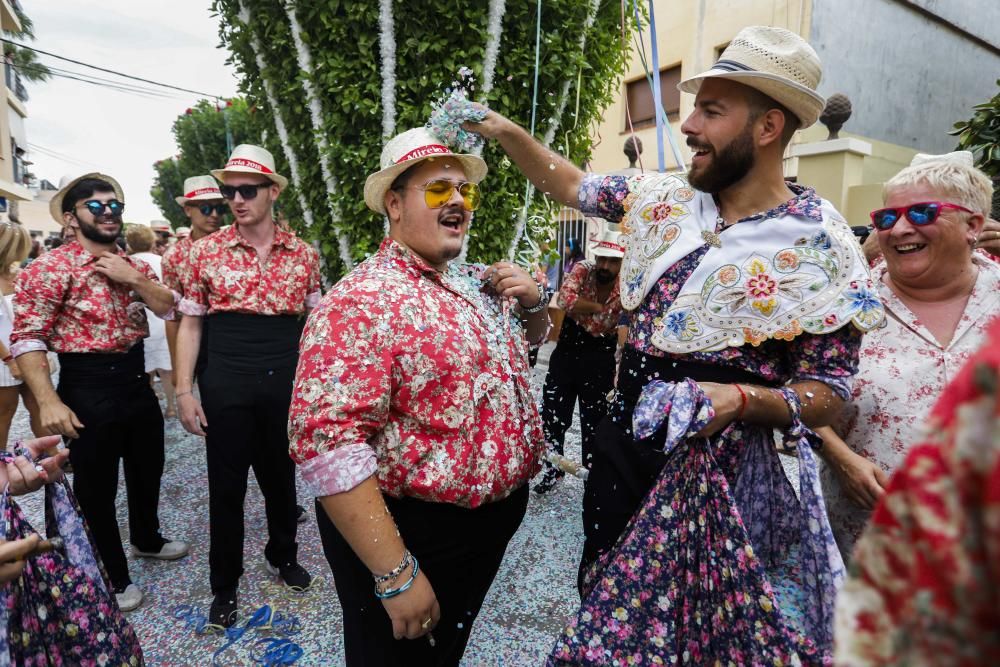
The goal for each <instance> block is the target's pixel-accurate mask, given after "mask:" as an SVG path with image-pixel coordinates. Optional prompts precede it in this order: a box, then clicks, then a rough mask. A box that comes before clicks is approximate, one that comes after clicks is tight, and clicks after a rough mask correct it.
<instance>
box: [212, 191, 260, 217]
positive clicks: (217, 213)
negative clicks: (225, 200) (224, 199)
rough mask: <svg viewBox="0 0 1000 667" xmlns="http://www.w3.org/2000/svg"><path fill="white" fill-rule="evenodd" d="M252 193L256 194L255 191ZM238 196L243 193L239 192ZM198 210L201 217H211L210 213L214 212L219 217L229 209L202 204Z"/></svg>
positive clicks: (223, 206) (216, 205)
mask: <svg viewBox="0 0 1000 667" xmlns="http://www.w3.org/2000/svg"><path fill="white" fill-rule="evenodd" d="M240 187H242V186H240ZM253 192H254V194H255V195H256V194H257V191H256V190H254V191H253ZM240 194H243V193H242V192H240ZM234 196H235V195H234ZM243 198H244V199H253V197H243ZM198 210H199V211H201V214H202V215H212V211H215V213H216V215H218V216H220V217H221V216H223V215H225V214H226V212H227V211H228V210H229V207H228V206H226V205H225V204H202V205H201V206H199V207H198Z"/></svg>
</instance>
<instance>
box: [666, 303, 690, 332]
mask: <svg viewBox="0 0 1000 667" xmlns="http://www.w3.org/2000/svg"><path fill="white" fill-rule="evenodd" d="M689 312H690V311H687V310H677V311H674V312H672V313H669V314H668V315H667V321H666V327H667V330H668V331H669V332H670V333H672V334H673V335H674V336H676V337H678V338H681V337H682V334H685V333H687V330H688V326H689V322H688V313H689Z"/></svg>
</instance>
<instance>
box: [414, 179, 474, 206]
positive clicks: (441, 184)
mask: <svg viewBox="0 0 1000 667" xmlns="http://www.w3.org/2000/svg"><path fill="white" fill-rule="evenodd" d="M414 187H416V188H417V189H418V190H423V191H424V202H426V203H427V208H442V207H443V206H445V205H446V204H447V203H448V202H449V201H451V193H452V192H453V191H455V190H458V194H460V195H461V196H462V208H464V209H465V210H466V211H475V210H476V209H477V208H479V204H480V202H481V200H482V196H483V195H482V191H481V190H480V189H479V186H478V185H476V184H475V183H465V182H463V183H453V182H452V181H446V180H444V179H440V180H434V181H430V182H428V183H425V184H424V185H418V186H414Z"/></svg>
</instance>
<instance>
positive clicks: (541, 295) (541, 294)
mask: <svg viewBox="0 0 1000 667" xmlns="http://www.w3.org/2000/svg"><path fill="white" fill-rule="evenodd" d="M535 285H536V286H537V287H538V303H536V304H535V305H534V306H532V307H531V308H525V307H524V306H521V308H522V309H523V310H524V312H526V313H527V314H528V315H534V314H535V313H540V312H542V311H543V310H545V307H546V306H547V305H549V304H547V303H545V288H544V287H542V284H541V283H539V282H536V283H535Z"/></svg>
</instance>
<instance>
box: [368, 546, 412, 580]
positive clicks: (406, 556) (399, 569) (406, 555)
mask: <svg viewBox="0 0 1000 667" xmlns="http://www.w3.org/2000/svg"><path fill="white" fill-rule="evenodd" d="M411 557H412V556H411V555H410V552H409V550H408V549H403V559H402V560H401V561H399V565H397V566H396V567H395V568H393V570H392V571H391V572H387V573H386V574H383V575H374V574H373V575H372V578H374V579H375V583H376V584H384V583H386V582H387V581H392V580H393V579H395V578H396V577H398V576H399V575H401V574H403V570H405V569H406V566H407V565H409V564H410V558H411Z"/></svg>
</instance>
